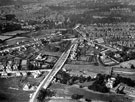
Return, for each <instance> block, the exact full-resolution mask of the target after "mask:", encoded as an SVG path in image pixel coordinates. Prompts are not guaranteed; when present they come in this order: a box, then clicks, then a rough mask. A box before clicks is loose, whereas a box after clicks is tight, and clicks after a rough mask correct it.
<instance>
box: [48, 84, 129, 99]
mask: <svg viewBox="0 0 135 102" xmlns="http://www.w3.org/2000/svg"><path fill="white" fill-rule="evenodd" d="M50 88H51V89H54V90H55V91H56V96H61V97H65V96H67V97H69V96H71V95H72V94H80V95H84V98H87V99H91V100H100V101H104V102H109V101H111V102H131V100H130V99H128V98H127V97H125V96H123V95H115V94H112V93H106V94H104V93H103V94H102V93H98V92H94V91H90V90H88V89H84V88H78V86H76V85H74V86H67V85H63V84H53V85H52V86H51V87H50ZM50 102H58V101H50ZM64 102H65V101H64ZM68 102H74V101H72V100H71V101H69V100H68ZM75 102H76V101H75ZM77 102H79V101H77Z"/></svg>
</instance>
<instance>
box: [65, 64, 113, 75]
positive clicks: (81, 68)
mask: <svg viewBox="0 0 135 102" xmlns="http://www.w3.org/2000/svg"><path fill="white" fill-rule="evenodd" d="M64 68H65V69H67V70H72V72H73V73H80V71H85V72H86V74H90V73H91V72H92V73H103V74H109V72H110V71H111V67H103V66H94V65H83V64H82V65H72V64H66V65H65V66H64Z"/></svg>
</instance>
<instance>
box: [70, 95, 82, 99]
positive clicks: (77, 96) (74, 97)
mask: <svg viewBox="0 0 135 102" xmlns="http://www.w3.org/2000/svg"><path fill="white" fill-rule="evenodd" d="M71 98H72V99H76V100H77V99H80V98H83V95H78V94H73V95H72V96H71Z"/></svg>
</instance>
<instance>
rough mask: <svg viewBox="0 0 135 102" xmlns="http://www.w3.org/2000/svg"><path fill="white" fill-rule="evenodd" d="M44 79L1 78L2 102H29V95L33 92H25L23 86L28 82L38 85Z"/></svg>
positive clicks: (0, 97)
mask: <svg viewBox="0 0 135 102" xmlns="http://www.w3.org/2000/svg"><path fill="white" fill-rule="evenodd" d="M47 73H48V72H46V73H45V74H44V76H45V75H47ZM42 79H43V76H42V77H40V78H37V79H34V78H32V77H27V78H24V77H23V78H22V77H14V78H8V79H5V78H0V102H28V100H29V95H30V94H31V93H33V91H23V90H22V88H23V85H24V84H25V83H27V82H29V83H30V84H31V85H38V84H39V83H40V81H41V80H42Z"/></svg>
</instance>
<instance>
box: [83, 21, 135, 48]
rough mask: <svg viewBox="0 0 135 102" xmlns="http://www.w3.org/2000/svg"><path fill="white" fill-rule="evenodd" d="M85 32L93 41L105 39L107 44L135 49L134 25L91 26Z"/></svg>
mask: <svg viewBox="0 0 135 102" xmlns="http://www.w3.org/2000/svg"><path fill="white" fill-rule="evenodd" d="M86 31H87V32H86ZM85 32H86V33H87V35H88V36H89V38H91V39H96V38H103V39H104V41H105V43H106V44H110V45H113V46H126V47H130V48H131V47H132V48H133V47H135V41H134V38H135V24H132V23H120V24H99V25H97V24H93V25H92V24H91V25H90V26H87V27H85Z"/></svg>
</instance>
